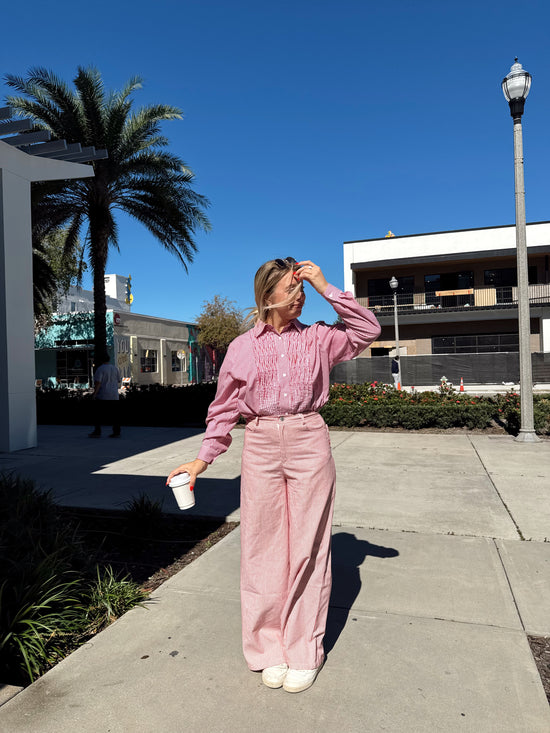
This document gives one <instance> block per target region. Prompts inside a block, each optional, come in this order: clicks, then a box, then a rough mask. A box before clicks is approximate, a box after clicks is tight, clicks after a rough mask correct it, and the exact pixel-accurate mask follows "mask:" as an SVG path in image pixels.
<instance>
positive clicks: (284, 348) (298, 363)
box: [198, 285, 380, 463]
mask: <svg viewBox="0 0 550 733" xmlns="http://www.w3.org/2000/svg"><path fill="white" fill-rule="evenodd" d="M323 297H324V298H325V299H326V300H328V301H329V303H331V305H332V306H333V308H334V310H335V311H336V313H337V314H338V315H339V316H340V317H341V319H342V323H338V324H337V325H335V326H329V325H327V324H326V323H323V322H319V323H314V324H313V325H312V326H305V325H304V324H303V323H300V321H298V320H296V319H295V320H293V321H291V322H290V323H289V324H288V325H287V326H285V328H284V329H283V330H282V331H281V333H277V331H276V330H275V329H274V328H273V326H271V325H269V324H267V323H264V322H263V321H258V323H257V324H256V325H255V326H254V328H252V329H250V331H247V333H244V334H242V335H241V336H238V337H237V338H236V339H235V340H234V341H232V342H231V344H230V345H229V348H228V350H227V354H226V356H225V359H224V361H223V364H222V367H221V369H220V373H219V377H218V389H217V392H216V397H215V399H214V401H213V402H212V404H211V405H210V408H209V410H208V415H207V418H206V423H207V428H206V434H205V437H204V440H203V442H202V447H201V449H200V451H199V455H198V457H199V458H201V459H202V460H203V461H206V462H207V463H211V462H212V461H213V460H214V459H215V458H216V457H217V456H219V455H220V454H221V453H223V452H224V451H226V450H227V449H228V448H229V446H230V445H231V435H230V433H231V430H232V429H233V428H234V427H235V424H236V423H237V420H238V419H239V415H242V416H243V417H245V418H246V419H249V418H252V417H256V416H258V415H259V416H263V415H293V414H298V413H300V412H312V411H316V410H319V409H320V408H321V407H322V406H323V405H324V404H325V402H326V401H327V400H328V392H329V387H330V381H329V375H330V370H331V369H332V367H333V366H334V365H335V364H338V363H339V362H341V361H348V360H349V359H353V358H354V357H355V356H357V355H358V354H360V353H361V351H363V349H365V348H366V347H367V346H368V345H369V344H371V343H372V342H373V341H374V340H375V339H376V338H377V337H378V335H379V334H380V325H379V323H378V321H377V320H376V318H375V317H374V315H373V314H372V313H371V312H370V311H369V310H367V308H363V306H361V305H359V303H357V301H356V300H355V299H354V298H353V296H352V295H351V293H343V292H342V291H341V290H339V289H338V288H336V287H334V286H333V285H329V286H328V287H327V289H326V290H325V292H324V293H323Z"/></svg>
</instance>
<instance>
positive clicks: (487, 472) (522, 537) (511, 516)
mask: <svg viewBox="0 0 550 733" xmlns="http://www.w3.org/2000/svg"><path fill="white" fill-rule="evenodd" d="M468 440H469V441H470V445H471V446H472V448H473V449H474V452H475V454H476V456H477V457H478V460H479V462H480V463H481V465H482V466H483V470H484V471H485V475H486V476H487V478H488V479H489V481H490V482H491V484H492V486H493V489H494V490H495V493H496V495H497V496H498V498H499V499H500V503H501V504H502V506H503V507H504V508H505V509H506V512H507V513H508V516H509V517H510V519H511V520H512V522H513V524H514V527H515V528H516V532H517V533H518V535H519V538H520V540H523V541H525V537H524V536H523V532H522V531H521V529H520V527H519V524H518V523H517V522H516V520H515V519H514V516H513V514H512V512H511V511H510V509H509V508H508V505H507V504H506V502H505V501H504V499H503V498H502V494H501V493H500V491H499V490H498V489H497V486H496V484H495V482H494V481H493V479H492V477H491V474H490V473H489V471H488V470H487V466H486V465H485V463H484V462H483V458H482V457H481V456H480V455H479V451H478V449H477V448H476V446H475V445H474V443H473V442H472V438H471V436H470V435H468Z"/></svg>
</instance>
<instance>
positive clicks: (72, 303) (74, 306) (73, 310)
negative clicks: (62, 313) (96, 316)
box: [71, 300, 76, 313]
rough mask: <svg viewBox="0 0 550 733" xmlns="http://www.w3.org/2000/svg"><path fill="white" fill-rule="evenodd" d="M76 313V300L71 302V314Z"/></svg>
mask: <svg viewBox="0 0 550 733" xmlns="http://www.w3.org/2000/svg"><path fill="white" fill-rule="evenodd" d="M75 311H76V303H75V302H74V300H71V313H74V312H75Z"/></svg>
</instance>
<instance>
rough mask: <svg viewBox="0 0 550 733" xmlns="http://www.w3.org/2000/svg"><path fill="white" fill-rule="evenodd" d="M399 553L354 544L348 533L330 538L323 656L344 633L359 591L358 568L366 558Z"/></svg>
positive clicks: (371, 545) (358, 543)
mask: <svg viewBox="0 0 550 733" xmlns="http://www.w3.org/2000/svg"><path fill="white" fill-rule="evenodd" d="M398 555H399V552H398V551H397V550H395V549H394V548H393V547H384V546H383V545H375V544H373V543H372V542H368V541H367V540H358V539H357V537H356V536H355V535H354V534H350V533H349V532H338V533H337V534H334V535H333V536H332V593H331V595H330V606H329V610H328V618H327V630H326V634H325V654H328V653H329V652H330V651H331V649H333V648H334V646H335V644H336V642H337V641H338V637H339V636H340V634H341V633H342V631H343V630H344V627H345V625H346V623H347V620H348V616H349V612H350V610H351V609H352V607H353V604H354V602H355V599H356V598H357V596H358V595H359V591H360V590H361V574H360V572H359V568H360V566H361V565H362V564H363V563H364V561H365V559H366V558H367V557H369V556H370V557H377V558H382V559H383V558H391V557H397V556H398Z"/></svg>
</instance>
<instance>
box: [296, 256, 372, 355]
mask: <svg viewBox="0 0 550 733" xmlns="http://www.w3.org/2000/svg"><path fill="white" fill-rule="evenodd" d="M298 264H299V265H300V269H299V270H298V271H297V273H296V277H297V279H299V280H306V281H307V282H309V283H310V284H311V285H312V286H313V287H314V288H315V290H317V292H318V293H319V294H320V295H322V296H323V298H325V300H327V301H328V302H329V303H330V304H331V305H332V307H333V308H334V310H335V311H336V313H337V314H338V315H339V316H340V318H341V319H342V323H339V324H337V325H335V326H328V325H326V324H319V325H320V326H322V328H319V335H320V339H321V343H322V345H323V348H325V349H326V350H327V351H328V354H329V360H330V367H331V368H332V367H333V366H334V365H335V364H338V363H339V362H341V361H348V360H349V359H353V358H354V357H355V356H357V355H358V354H360V353H361V352H362V351H363V349H365V348H366V347H367V346H368V345H369V344H372V342H373V341H375V340H376V339H377V338H378V336H379V335H380V331H381V328H380V324H379V323H378V321H377V320H376V317H375V316H374V315H373V313H372V312H371V311H370V310H368V308H364V307H363V306H362V305H359V303H358V302H357V301H356V300H355V298H354V297H353V295H352V294H351V293H344V292H342V291H341V290H340V289H339V288H337V287H335V286H334V285H329V283H328V282H327V280H326V278H325V276H324V275H323V273H322V272H321V268H320V267H318V266H317V265H315V263H313V262H311V260H301V261H300V262H299V263H298Z"/></svg>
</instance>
